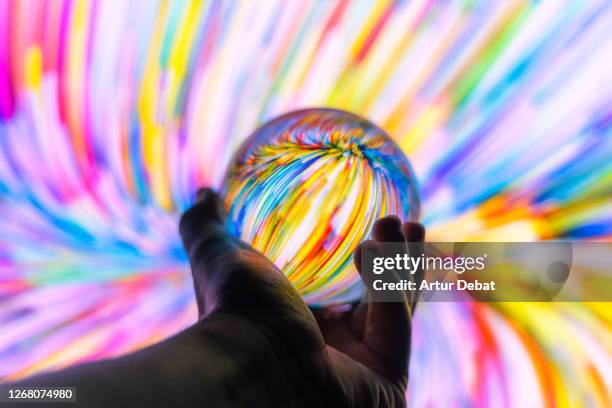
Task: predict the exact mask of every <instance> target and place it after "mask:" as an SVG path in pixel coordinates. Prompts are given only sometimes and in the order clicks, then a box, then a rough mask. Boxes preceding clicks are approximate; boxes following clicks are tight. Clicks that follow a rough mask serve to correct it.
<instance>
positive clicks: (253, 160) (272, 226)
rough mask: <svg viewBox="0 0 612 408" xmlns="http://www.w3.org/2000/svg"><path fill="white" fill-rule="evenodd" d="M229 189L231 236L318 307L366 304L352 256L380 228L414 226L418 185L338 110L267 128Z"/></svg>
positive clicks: (365, 126)
mask: <svg viewBox="0 0 612 408" xmlns="http://www.w3.org/2000/svg"><path fill="white" fill-rule="evenodd" d="M225 183H226V184H225V186H224V189H223V194H224V197H225V206H226V210H227V215H228V217H227V224H228V228H229V230H230V231H231V232H232V233H233V234H235V235H236V236H239V237H240V238H241V239H242V240H244V241H246V242H248V243H250V244H251V245H252V246H253V247H254V248H256V249H258V250H259V251H261V252H262V253H264V254H265V255H266V256H267V257H268V258H270V259H271V260H272V261H273V262H274V263H275V265H276V266H278V267H279V269H281V270H282V271H283V272H284V273H285V275H286V276H287V277H288V278H289V280H290V281H291V282H292V283H293V285H294V286H295V288H296V289H297V291H298V292H299V293H300V295H301V296H302V297H303V299H304V301H305V302H306V303H307V304H309V305H312V306H329V305H338V304H345V303H350V302H353V301H356V300H358V299H359V298H360V296H361V292H362V284H361V282H360V278H359V275H358V272H357V270H356V269H355V266H354V264H353V257H352V254H353V251H354V249H355V248H356V247H357V245H358V244H359V242H361V241H363V240H364V239H368V238H369V237H370V234H371V231H372V227H373V225H374V222H375V221H376V220H377V219H378V218H381V217H384V216H386V215H397V216H398V217H400V219H402V220H403V221H406V220H416V219H417V218H418V211H419V202H418V195H417V185H416V180H415V177H414V174H413V172H412V169H411V167H410V164H409V162H408V159H407V158H406V156H405V155H404V153H403V152H402V151H401V149H400V148H399V146H397V145H396V144H395V142H393V141H392V140H391V138H390V137H389V136H387V134H386V133H385V132H384V131H383V130H382V129H380V128H379V127H377V126H376V125H374V124H373V123H371V122H369V121H368V120H366V119H363V118H361V117H359V116H357V115H354V114H351V113H348V112H344V111H340V110H335V109H320V108H316V109H305V110H300V111H295V112H291V113H288V114H285V115H282V116H280V117H277V118H275V119H273V120H271V121H269V122H267V123H266V124H264V125H263V126H262V127H260V128H259V129H258V130H256V131H255V133H253V134H252V135H251V136H250V137H249V138H248V139H247V140H246V141H245V142H244V144H243V145H242V146H241V148H240V149H239V151H238V152H237V153H236V155H235V157H234V158H233V160H232V162H231V163H230V166H229V168H228V171H227V175H226V180H225Z"/></svg>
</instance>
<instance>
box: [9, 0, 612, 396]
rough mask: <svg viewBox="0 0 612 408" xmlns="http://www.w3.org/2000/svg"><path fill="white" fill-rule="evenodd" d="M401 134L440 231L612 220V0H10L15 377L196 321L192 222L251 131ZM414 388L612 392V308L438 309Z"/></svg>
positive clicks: (446, 392) (126, 346) (550, 229)
mask: <svg viewBox="0 0 612 408" xmlns="http://www.w3.org/2000/svg"><path fill="white" fill-rule="evenodd" d="M309 106H328V107H337V108H341V109H346V110H350V111H353V112H356V113H358V114H361V115H363V116H365V117H367V118H369V119H371V120H373V121H374V122H376V123H377V124H378V125H380V126H382V127H383V128H384V129H386V130H387V131H388V132H389V134H391V135H392V136H393V137H394V139H395V140H396V141H397V142H398V143H399V144H400V145H401V147H402V148H403V149H404V150H405V152H406V153H407V154H408V155H409V156H410V158H411V160H412V163H413V165H414V168H415V171H416V173H417V175H418V177H419V181H420V189H421V194H422V211H423V221H424V223H425V224H426V225H427V227H428V229H429V230H428V231H429V238H430V239H431V240H449V241H450V240H491V241H532V240H551V239H570V240H610V239H611V238H612V199H611V197H612V160H611V157H612V138H611V136H612V3H611V2H609V1H572V2H568V1H520V0H511V1H410V2H409V1H397V2H392V1H361V2H359V1H357V2H346V1H331V0H329V1H320V2H303V1H284V0H279V1H225V2H224V1H215V2H157V1H148V0H147V1H121V0H117V1H85V0H83V1H74V2H70V1H61V0H50V1H42V0H39V1H36V0H31V1H26V0H23V1H0V120H1V122H0V378H2V379H4V380H12V379H17V378H22V377H24V376H27V375H30V374H33V373H35V372H39V371H41V370H49V369H57V368H60V367H64V366H67V365H69V364H75V363H78V362H83V361H89V360H93V359H99V358H103V357H109V356H114V355H119V354H122V353H126V352H129V351H131V350H134V349H137V348H140V347H143V346H145V345H148V344H150V343H152V342H155V341H158V340H161V339H163V338H165V337H167V336H168V335H170V334H172V333H174V332H176V331H177V330H180V329H181V328H183V327H185V326H186V325H189V324H190V323H192V322H194V321H195V318H196V310H195V302H194V299H193V295H192V288H191V282H190V277H189V274H188V270H187V265H186V262H185V256H184V254H183V252H182V249H181V247H180V241H179V238H178V235H177V228H176V223H177V217H178V214H179V213H180V211H181V210H183V209H185V208H186V207H187V206H188V205H189V203H190V200H191V198H192V194H193V191H194V190H195V188H196V187H198V186H201V185H214V186H219V185H220V183H221V177H222V176H223V173H224V169H225V165H226V163H227V162H228V160H229V158H230V157H231V154H232V153H233V152H234V150H235V148H236V147H237V146H238V145H239V144H240V142H241V141H242V140H243V139H244V138H245V137H247V136H248V134H249V133H250V132H251V131H252V130H253V129H254V128H255V127H256V126H257V125H258V124H260V123H262V122H263V121H265V120H267V119H269V118H271V117H273V116H275V115H278V114H280V113H284V112H286V111H289V110H293V109H297V108H302V107H309ZM422 306H423V307H421V308H420V310H419V312H418V314H417V317H416V322H415V329H414V336H415V338H414V351H413V357H412V361H411V382H410V389H409V391H408V399H409V404H410V405H411V406H417V407H425V406H428V407H433V406H440V407H448V406H483V407H484V406H495V407H499V406H513V407H525V406H529V407H535V406H546V407H554V406H559V407H563V406H589V407H595V406H601V407H606V406H610V405H611V404H612V402H611V395H610V394H611V390H612V330H611V325H612V309H611V308H610V307H609V304H607V303H591V304H586V303H555V304H552V303H550V304H546V303H539V304H526V303H513V304H477V303H460V304H459V303H452V304H451V303H448V304H442V303H439V304H423V305H422Z"/></svg>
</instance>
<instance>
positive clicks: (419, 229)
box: [402, 221, 425, 242]
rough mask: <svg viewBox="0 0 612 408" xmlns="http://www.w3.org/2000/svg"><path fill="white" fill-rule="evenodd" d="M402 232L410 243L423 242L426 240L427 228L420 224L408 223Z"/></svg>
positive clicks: (403, 226)
mask: <svg viewBox="0 0 612 408" xmlns="http://www.w3.org/2000/svg"><path fill="white" fill-rule="evenodd" d="M402 232H403V233H404V236H405V237H406V240H407V241H408V242H423V241H424V240H425V226H423V224H421V223H418V222H412V221H409V222H406V223H404V225H402Z"/></svg>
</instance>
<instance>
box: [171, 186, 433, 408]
mask: <svg viewBox="0 0 612 408" xmlns="http://www.w3.org/2000/svg"><path fill="white" fill-rule="evenodd" d="M180 232H181V236H182V238H183V243H184V246H185V249H186V251H187V253H188V256H189V259H190V263H191V268H192V273H193V278H194V286H195V291H196V299H197V302H198V312H199V315H200V323H199V324H201V325H202V326H204V327H206V332H207V333H208V335H209V336H213V338H215V339H217V340H216V342H214V345H213V348H216V349H217V350H218V351H219V354H220V355H223V356H225V358H224V359H222V361H225V362H226V365H225V367H221V366H218V367H214V369H215V370H218V372H219V374H220V375H222V376H223V375H225V376H227V375H228V373H229V374H230V377H235V376H236V374H237V373H244V375H243V376H239V377H241V378H238V379H237V378H228V380H230V381H237V380H242V381H243V382H244V383H237V384H236V385H235V386H236V391H235V392H234V393H228V394H227V395H225V396H223V397H222V400H223V401H225V402H229V403H230V404H232V405H246V400H243V399H242V398H243V396H245V395H248V398H249V400H252V399H253V398H254V399H255V400H257V401H258V404H260V405H267V406H269V405H284V406H294V405H297V406H364V407H377V406H378V407H390V406H403V405H405V396H404V395H405V390H406V385H407V379H408V359H409V355H410V336H411V312H412V310H414V299H408V298H405V301H404V302H399V303H376V302H361V303H359V304H358V305H356V307H355V308H354V309H353V310H352V311H349V312H344V313H333V312H330V311H329V310H328V311H325V310H318V311H315V315H316V319H315V316H313V314H312V313H311V311H310V310H309V309H308V308H307V307H306V305H305V304H304V302H303V301H302V299H301V298H300V296H299V295H298V294H297V292H296V291H295V289H294V288H293V287H292V285H291V283H290V282H289V281H288V280H287V278H286V277H285V276H284V275H283V274H282V272H281V271H280V270H279V269H278V268H276V267H275V266H274V264H272V263H271V262H270V261H269V260H268V259H267V258H266V257H265V256H263V255H262V254H261V253H259V252H257V251H256V250H254V249H253V248H251V247H250V246H248V245H247V244H245V243H244V242H242V241H240V240H239V239H238V238H236V237H234V236H232V235H231V234H229V233H228V232H227V231H226V229H225V222H224V216H223V210H222V205H221V203H220V200H219V198H218V196H217V195H216V194H215V193H214V192H213V191H212V190H209V189H203V190H200V192H199V193H198V200H197V203H196V204H195V205H194V206H193V207H192V208H190V209H189V210H187V211H186V212H185V214H184V215H183V217H182V218H181V222H180ZM424 234H425V231H424V229H423V227H422V226H421V225H420V224H416V223H406V224H404V225H402V224H401V223H400V221H399V219H397V218H395V217H385V218H383V219H381V220H378V221H377V222H376V224H375V227H374V234H373V238H374V239H373V240H372V241H366V242H364V243H362V244H360V246H359V248H358V249H357V250H356V251H355V261H356V265H357V268H358V269H359V268H360V262H359V257H360V251H361V249H363V248H364V247H366V246H367V247H377V246H379V244H380V243H382V242H404V243H405V242H407V241H408V242H422V241H423V239H424ZM378 249H380V248H378ZM247 372H248V373H249V374H248V375H247V374H246V373H247ZM232 373H233V374H232ZM245 384H248V386H249V387H248V392H244V387H245ZM245 398H246V397H245Z"/></svg>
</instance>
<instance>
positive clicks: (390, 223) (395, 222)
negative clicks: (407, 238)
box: [372, 215, 404, 242]
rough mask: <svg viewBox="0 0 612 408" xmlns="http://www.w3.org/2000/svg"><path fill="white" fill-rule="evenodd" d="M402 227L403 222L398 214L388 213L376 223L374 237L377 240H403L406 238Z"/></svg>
mask: <svg viewBox="0 0 612 408" xmlns="http://www.w3.org/2000/svg"><path fill="white" fill-rule="evenodd" d="M401 227H402V222H401V220H400V219H399V218H398V217H397V216H395V215H388V216H386V217H383V218H380V219H378V220H377V221H376V222H375V223H374V228H373V231H372V237H373V238H374V240H375V241H377V242H401V241H403V240H404V235H403V234H402V230H401Z"/></svg>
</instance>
